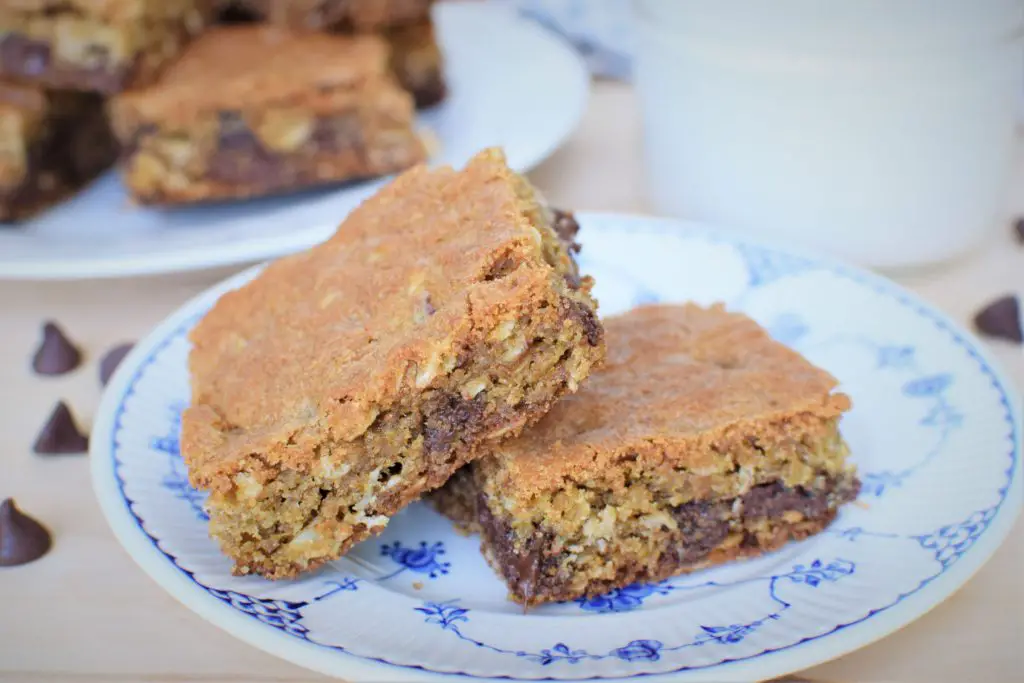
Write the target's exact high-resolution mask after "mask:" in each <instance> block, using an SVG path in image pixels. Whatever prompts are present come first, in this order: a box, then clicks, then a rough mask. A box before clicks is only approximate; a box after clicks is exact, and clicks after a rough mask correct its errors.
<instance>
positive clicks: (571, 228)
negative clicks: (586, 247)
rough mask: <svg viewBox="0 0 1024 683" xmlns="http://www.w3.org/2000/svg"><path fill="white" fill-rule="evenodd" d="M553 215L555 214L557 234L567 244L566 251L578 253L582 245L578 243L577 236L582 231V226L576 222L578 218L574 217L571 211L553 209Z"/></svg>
mask: <svg viewBox="0 0 1024 683" xmlns="http://www.w3.org/2000/svg"><path fill="white" fill-rule="evenodd" d="M552 213H554V214H555V224H554V228H555V232H556V233H558V236H559V237H560V238H561V240H562V241H563V242H565V247H566V249H568V250H569V252H570V253H578V252H579V250H580V245H579V243H578V242H576V234H577V233H579V231H580V224H579V223H578V222H576V217H575V216H573V215H572V212H571V211H562V210H560V209H552Z"/></svg>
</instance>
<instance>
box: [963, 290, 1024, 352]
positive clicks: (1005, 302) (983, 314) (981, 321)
mask: <svg viewBox="0 0 1024 683" xmlns="http://www.w3.org/2000/svg"><path fill="white" fill-rule="evenodd" d="M974 326H975V327H977V328H978V331H979V332H981V333H982V334H984V335H987V336H989V337H996V338H999V339H1007V340H1009V341H1013V342H1017V343H1018V344H1020V343H1022V342H1024V332H1022V330H1021V327H1020V302H1019V301H1018V300H1017V297H1015V296H1013V295H1010V296H1004V297H1000V298H998V299H996V300H995V301H993V302H992V303H990V304H989V305H988V306H985V308H983V309H981V310H980V311H978V314H977V315H975V316H974Z"/></svg>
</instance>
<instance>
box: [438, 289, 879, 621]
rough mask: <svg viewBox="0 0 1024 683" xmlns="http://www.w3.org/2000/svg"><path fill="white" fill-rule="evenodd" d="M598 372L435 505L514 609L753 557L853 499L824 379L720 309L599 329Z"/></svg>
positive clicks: (646, 315) (838, 397)
mask: <svg viewBox="0 0 1024 683" xmlns="http://www.w3.org/2000/svg"><path fill="white" fill-rule="evenodd" d="M605 330H606V335H607V343H608V359H607V363H606V366H605V367H604V368H603V369H602V370H599V371H597V372H595V373H594V374H593V375H592V376H591V378H590V379H589V380H588V381H587V384H586V385H585V386H584V387H583V389H581V390H580V392H579V393H578V394H576V395H574V396H571V397H568V398H566V399H564V400H562V401H560V402H559V403H558V404H557V405H556V406H555V407H554V408H553V409H552V410H551V412H549V413H548V414H547V416H545V417H544V419H543V420H541V421H540V423H539V424H538V425H537V426H535V427H534V428H533V429H531V430H529V431H527V432H525V433H524V434H523V435H522V436H521V437H519V438H518V439H516V440H514V441H510V442H507V443H504V444H502V445H501V446H500V447H498V448H496V449H494V450H495V453H494V454H493V455H489V456H487V457H485V458H482V459H480V460H477V461H476V462H474V463H473V464H472V465H470V466H469V467H467V468H465V469H463V470H460V471H459V472H458V473H457V474H456V475H455V477H453V478H452V480H451V481H449V482H448V484H447V485H446V486H445V487H444V488H443V489H441V490H440V491H438V492H436V493H435V494H434V501H435V503H436V504H437V506H438V507H439V509H440V510H441V511H442V512H443V513H444V514H446V515H447V516H449V517H451V518H453V519H455V520H456V521H457V522H459V523H461V524H462V525H464V526H467V527H469V528H470V529H471V530H476V531H478V532H480V533H481V535H482V549H483V552H484V554H485V556H486V558H487V560H488V561H489V562H490V564H491V565H492V566H493V567H494V569H495V570H496V571H497V572H498V573H499V574H500V575H501V576H502V577H503V578H504V580H505V581H506V583H507V584H508V586H509V590H510V595H511V597H512V598H513V599H514V600H516V601H518V602H522V603H524V604H527V605H533V604H539V603H544V602H550V601H556V600H571V599H575V598H578V597H581V596H591V597H592V596H596V595H600V594H603V593H605V592H607V591H609V590H611V589H613V588H619V587H623V586H627V585H629V584H632V583H634V582H637V581H644V582H652V581H660V580H663V579H665V578H667V577H669V576H672V575H674V574H678V573H681V572H685V571H688V570H692V569H695V568H699V567H705V566H708V565H713V564H718V563H722V562H727V561H730V560H733V559H736V558H740V557H747V556H753V555H758V554H760V553H764V552H767V551H770V550H774V549H775V548H778V547H780V546H781V545H782V544H784V543H785V542H786V541H787V540H789V539H799V538H803V537H805V536H807V535H810V534H813V533H816V532H818V531H821V530H822V529H823V528H824V527H825V526H826V525H827V524H828V523H829V522H830V521H831V520H832V518H833V517H834V516H835V514H836V509H837V508H838V507H839V506H840V505H841V504H842V503H844V502H846V501H849V500H851V499H853V498H854V497H855V496H856V495H857V492H858V490H859V486H860V484H859V482H858V481H857V479H856V477H855V476H854V473H853V469H852V466H851V465H849V464H848V463H847V462H846V458H847V447H846V444H845V443H844V442H843V439H842V438H841V436H840V434H839V426H838V423H839V418H840V416H841V414H842V413H843V412H844V411H846V410H847V409H848V408H849V406H850V402H849V399H848V398H847V397H846V396H845V395H843V394H840V393H834V392H833V389H834V387H835V385H836V380H835V379H833V378H832V377H831V376H830V375H829V374H828V373H826V372H824V371H822V370H819V369H817V368H815V367H814V366H812V365H811V364H810V363H808V362H807V361H806V360H804V359H803V358H802V357H800V356H799V355H798V354H797V353H795V352H794V351H791V350H789V349H787V348H786V347H784V346H782V345H781V344H779V343H777V342H775V341H773V340H772V339H771V338H770V337H769V336H768V334H767V333H766V332H765V331H764V330H763V329H761V328H760V327H759V326H758V325H757V324H756V323H754V322H753V321H752V320H750V319H749V318H747V317H745V316H743V315H739V314H734V313H727V312H726V311H725V310H724V309H723V308H721V307H720V306H715V307H712V308H709V309H705V308H700V307H698V306H695V305H687V306H652V307H644V308H639V309H636V310H634V311H632V312H630V313H627V314H625V315H621V316H617V317H613V318H610V319H608V320H606V321H605Z"/></svg>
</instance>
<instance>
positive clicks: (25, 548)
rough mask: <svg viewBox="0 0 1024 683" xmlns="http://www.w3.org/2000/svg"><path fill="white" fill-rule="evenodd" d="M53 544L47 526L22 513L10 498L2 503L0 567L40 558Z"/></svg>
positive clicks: (0, 505)
mask: <svg viewBox="0 0 1024 683" xmlns="http://www.w3.org/2000/svg"><path fill="white" fill-rule="evenodd" d="M51 545H53V540H52V539H51V538H50V532H49V531H47V530H46V527H44V526H43V525H42V524H40V523H39V522H37V521H36V520H34V519H32V518H31V517H29V516H28V515H26V514H24V513H22V512H21V510H19V509H18V508H17V507H16V506H15V505H14V501H13V500H11V499H10V498H8V499H6V500H4V502H2V503H0V567H15V566H17V565H20V564H28V563H29V562H33V561H35V560H38V559H39V558H40V557H42V556H43V555H45V554H46V553H47V551H48V550H49V549H50V546H51Z"/></svg>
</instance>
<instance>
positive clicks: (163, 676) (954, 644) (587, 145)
mask: <svg viewBox="0 0 1024 683" xmlns="http://www.w3.org/2000/svg"><path fill="white" fill-rule="evenodd" d="M1019 171H1020V172H1019V173H1018V178H1017V184H1016V188H1017V191H1016V196H1015V197H1014V198H1013V203H1012V204H1011V205H1010V206H1008V207H1007V208H1008V210H1007V217H1008V220H1007V230H1006V231H1004V232H1003V233H1002V234H1000V235H999V237H998V239H993V240H992V241H991V242H990V243H988V244H987V245H985V247H984V248H983V249H982V250H980V251H979V252H977V253H975V254H973V255H972V256H970V257H968V258H966V259H964V260H963V261H961V262H959V263H956V264H953V265H951V266H948V267H945V268H942V269H939V270H935V271H932V272H928V273H918V274H916V275H913V276H906V277H901V278H899V280H900V281H901V282H902V283H903V284H905V285H906V286H908V287H910V288H911V289H913V290H915V291H917V292H918V293H920V294H921V295H922V296H924V298H926V299H928V300H930V301H931V302H933V303H935V304H937V305H938V306H939V307H941V308H943V309H945V310H946V311H947V312H948V313H950V314H951V315H952V316H953V317H954V318H956V319H958V320H960V321H963V322H965V323H966V322H967V321H968V320H969V317H970V315H971V313H972V312H973V311H974V310H975V309H976V308H977V307H978V305H979V304H981V303H982V302H984V301H986V300H988V299H990V298H992V297H994V296H997V295H1000V294H1002V293H1004V292H1007V291H1011V290H1017V291H1024V247H1022V246H1016V245H1014V244H1013V241H1012V240H1011V238H1010V232H1009V216H1011V215H1014V214H1015V213H1017V212H1024V154H1022V155H1021V164H1020V168H1019ZM531 177H532V179H533V180H534V181H535V182H536V183H537V184H538V185H539V186H540V188H541V189H542V190H543V191H544V193H545V194H546V195H547V196H548V197H549V198H550V199H551V200H552V202H553V203H555V204H556V205H558V206H566V207H576V208H578V209H592V210H614V211H629V212H643V211H644V210H645V201H644V198H643V185H642V182H643V181H642V178H643V173H642V168H641V158H640V130H639V123H638V116H637V112H636V103H635V101H634V98H633V94H632V92H631V90H630V89H629V87H627V86H624V85H617V84H609V83H600V84H597V85H596V86H595V91H594V95H593V99H592V101H591V105H590V109H589V111H588V113H587V115H586V117H585V120H584V121H583V124H582V125H581V127H580V128H579V130H578V131H577V132H576V133H575V135H574V136H573V137H572V138H571V140H569V142H568V143H567V144H566V145H565V146H564V147H563V148H562V149H561V150H560V151H559V152H557V153H556V154H555V155H554V156H553V157H552V158H551V159H550V160H548V161H547V162H546V163H545V164H543V165H542V166H541V167H540V168H538V169H536V170H535V171H534V172H533V173H532V174H531ZM230 272H231V271H230V270H224V269H221V270H218V271H207V272H202V273H192V274H185V275H174V276H159V277H150V278H135V279H131V280H110V281H91V282H75V283H0V391H2V395H3V403H2V406H3V409H2V410H0V434H3V435H4V437H5V438H4V441H3V445H2V446H0V498H3V497H6V496H13V497H15V498H16V499H17V501H18V502H19V503H20V504H21V505H22V506H23V508H24V509H25V510H27V511H30V512H31V513H33V514H34V515H36V516H38V517H39V518H40V519H41V520H43V521H44V522H45V523H46V524H47V525H49V526H50V527H51V528H52V530H53V532H54V539H55V544H54V548H53V551H52V552H51V553H50V554H49V555H48V556H46V557H45V558H43V559H42V560H40V561H38V562H36V563H34V564H32V565H28V566H25V567H19V568H9V569H0V680H2V681H43V680H46V681H68V682H86V681H89V682H93V681H94V682H97V683H99V682H101V681H102V682H109V683H116V682H120V681H202V682H203V683H211V682H214V681H280V682H284V681H288V682H293V681H294V682H298V681H318V680H325V679H324V678H323V677H321V676H319V675H316V674H313V673H310V672H307V671H304V670H302V669H300V668H298V667H296V666H294V665H292V664H289V663H287V662H284V661H281V660H278V659H276V658H274V657H272V656H271V655H269V654H265V653H263V652H261V651H259V650H256V649H254V648H252V647H250V646H248V645H246V644H244V643H242V642H240V641H238V640H235V639H234V638H232V637H231V636H229V635H228V634H226V633H224V632H223V631H221V630H219V629H218V628H216V627H214V626H212V625H210V624H209V623H206V622H205V621H203V620H202V619H201V618H200V617H198V616H196V615H195V614H193V613H192V612H190V611H189V610H188V609H186V608H185V607H183V606H181V605H179V604H178V603H177V602H176V601H175V600H174V599H173V598H171V597H170V596H169V595H167V594H166V593H165V592H164V591H163V590H162V589H160V588H159V587H157V585H156V584H155V583H153V582H152V581H151V580H150V579H149V578H148V577H147V576H146V575H145V574H144V573H143V572H142V571H141V570H140V569H139V568H138V567H137V566H136V565H135V564H134V562H132V560H131V559H130V558H129V557H128V555H127V554H126V553H125V552H124V551H123V550H122V549H121V547H120V546H119V545H118V544H117V542H116V541H115V540H114V537H113V535H112V534H111V532H110V530H109V529H108V528H107V525H106V522H105V521H104V520H103V518H102V516H101V513H100V510H99V507H98V506H97V504H96V501H95V500H94V498H93V493H92V487H91V484H90V479H89V471H88V462H87V458H85V457H65V458H40V457H37V456H33V455H32V453H31V444H32V441H33V439H34V438H35V436H36V434H37V432H38V429H39V427H40V426H41V424H42V422H43V421H44V420H45V419H46V416H47V415H48V413H49V411H50V409H51V407H52V405H53V403H54V401H55V400H56V399H58V398H64V399H66V400H68V401H69V403H70V404H71V405H72V406H73V409H74V410H75V411H76V412H77V414H78V416H79V419H80V421H81V422H82V423H84V424H89V422H90V421H91V419H92V416H93V412H94V410H95V409H96V406H97V404H98V401H99V398H100V388H99V384H98V382H97V379H96V363H97V361H98V357H99V356H100V355H101V354H102V353H103V352H104V351H105V350H106V349H107V348H109V347H110V346H112V345H113V344H115V343H116V342H120V341H123V340H134V339H138V338H140V337H141V336H142V335H144V334H145V333H146V332H147V331H148V330H149V329H150V328H151V327H152V326H153V325H155V324H156V323H157V322H158V321H160V320H161V319H162V318H163V317H164V316H166V315H167V314H169V313H170V312H171V311H173V310H174V309H175V308H177V307H178V306H179V305H180V304H181V303H182V302H184V301H185V300H186V299H188V298H189V297H191V296H192V295H194V294H196V293H198V292H199V291H201V290H203V289H204V288H206V287H208V286H209V285H212V284H213V283H215V282H216V281H218V280H220V279H222V278H223V277H225V276H226V275H228V274H229V273H230ZM46 318H53V319H55V320H58V321H60V322H61V323H62V324H63V325H64V326H65V327H66V329H67V330H68V331H69V333H70V335H71V336H72V337H73V338H74V339H75V340H76V341H78V342H80V343H81V344H82V345H83V346H84V348H85V349H86V352H87V359H86V361H87V364H86V366H85V367H84V368H83V369H81V370H79V371H77V372H76V373H74V374H71V375H68V376H65V377H57V378H37V377H34V376H33V375H32V374H30V371H29V357H30V354H31V353H32V351H33V349H34V348H35V346H36V343H37V339H38V336H39V333H40V332H39V330H40V325H41V321H42V320H44V319H46ZM993 348H994V350H995V353H996V355H997V356H998V357H999V359H1000V360H1001V361H1002V362H1003V365H1004V367H1005V368H1006V369H1007V371H1008V372H1009V374H1010V375H1011V377H1012V378H1013V381H1014V382H1016V384H1017V387H1018V388H1020V387H1021V386H1024V353H1022V351H1021V349H1020V348H1014V347H1012V346H1010V345H1003V344H993ZM1022 565H1024V526H1022V525H1021V524H1018V525H1017V527H1016V528H1015V529H1014V531H1013V533H1012V535H1011V538H1010V539H1009V541H1008V542H1007V543H1006V544H1005V546H1003V548H1002V549H1000V550H999V552H997V553H996V555H995V557H993V559H992V560H991V561H990V562H989V563H988V564H987V565H986V566H985V567H984V568H983V569H982V570H981V571H980V572H979V573H978V575H977V576H976V577H975V578H974V579H973V580H972V581H971V582H970V583H969V584H968V585H967V586H966V587H965V588H963V589H962V590H961V591H960V592H958V593H957V594H956V595H954V596H953V597H952V598H950V599H949V600H948V601H947V602H945V603H944V604H942V605H941V606H939V607H937V608H936V609H935V610H933V611H932V612H931V613H929V614H927V615H925V616H924V617H922V618H921V619H920V620H919V621H917V622H916V623H914V624H912V625H910V626H908V627H907V628H905V629H904V630H902V631H901V632H899V633H896V634H894V635H892V636H890V637H888V638H886V639H884V640H883V641H881V642H878V643H876V644H874V645H871V646H869V647H867V648H864V649H863V650H860V651H858V652H855V653H853V654H850V655H847V656H845V657H843V658H841V659H839V660H836V661H834V662H831V663H828V664H825V665H822V666H819V667H816V668H814V669H812V670H810V671H807V672H804V674H802V675H801V677H802V679H803V678H806V679H807V680H811V681H835V682H838V681H844V682H851V683H852V682H854V681H857V682H858V683H860V682H867V681H929V682H938V681H951V682H952V681H956V682H957V683H960V682H962V681H964V680H974V681H978V682H979V683H981V682H985V681H1010V680H1022V677H1024V638H1022V634H1024V589H1022V581H1021V576H1022V573H1021V567H1022Z"/></svg>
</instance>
